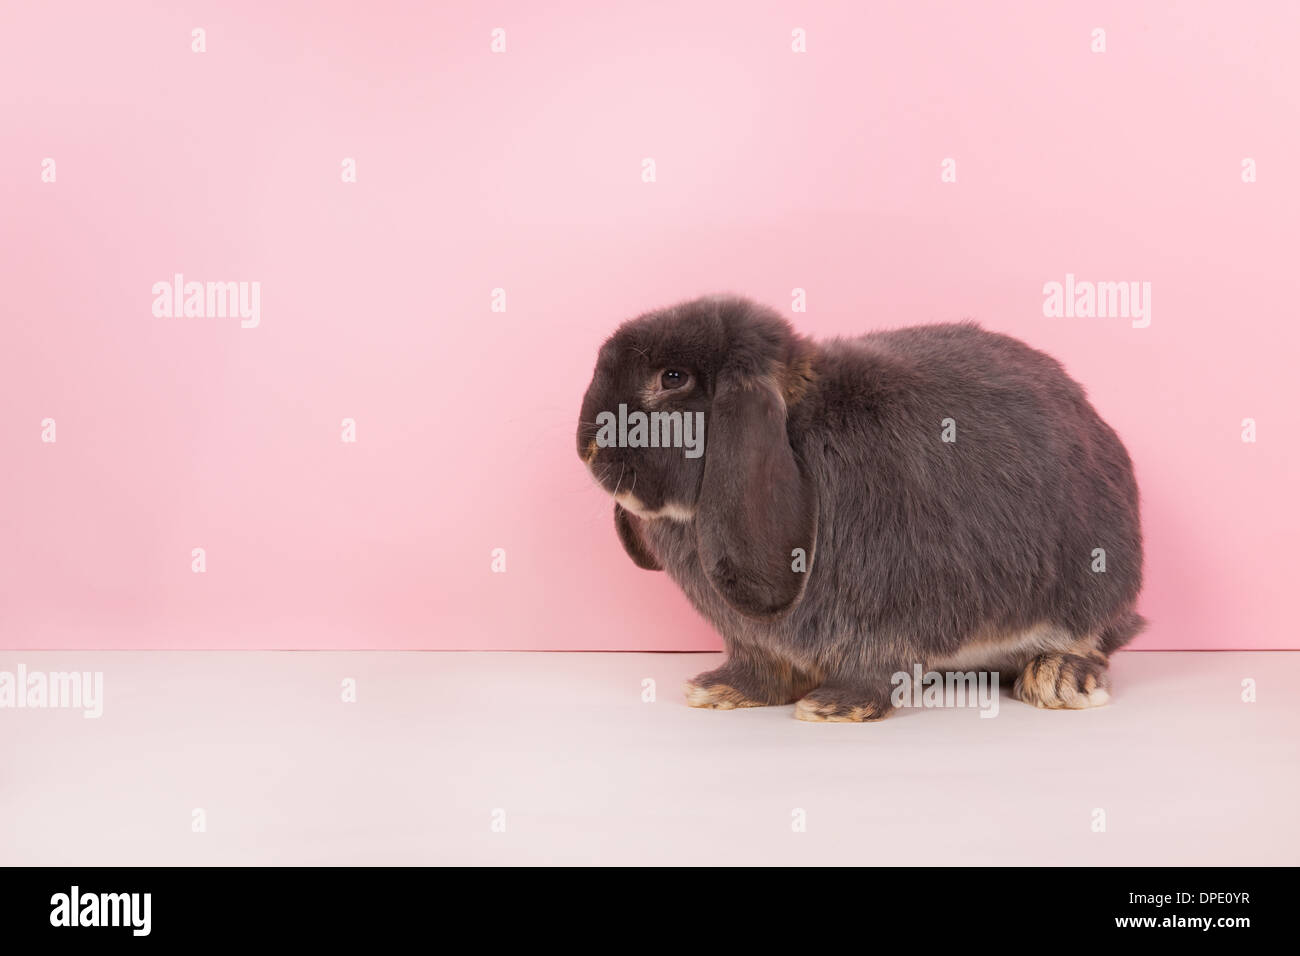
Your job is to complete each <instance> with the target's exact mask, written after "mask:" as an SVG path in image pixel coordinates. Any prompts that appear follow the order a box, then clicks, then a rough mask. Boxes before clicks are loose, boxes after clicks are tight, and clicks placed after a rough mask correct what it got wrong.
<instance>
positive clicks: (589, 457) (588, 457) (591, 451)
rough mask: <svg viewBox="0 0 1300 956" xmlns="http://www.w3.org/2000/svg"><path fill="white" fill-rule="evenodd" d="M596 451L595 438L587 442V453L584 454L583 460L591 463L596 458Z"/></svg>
mask: <svg viewBox="0 0 1300 956" xmlns="http://www.w3.org/2000/svg"><path fill="white" fill-rule="evenodd" d="M596 451H597V445H596V439H594V438H593V439H592V440H591V441H590V442H588V443H587V451H586V454H584V455H583V456H582V460H583V461H584V462H586V463H587V464H588V465H590V464H591V463H592V462H593V461H595V460H596Z"/></svg>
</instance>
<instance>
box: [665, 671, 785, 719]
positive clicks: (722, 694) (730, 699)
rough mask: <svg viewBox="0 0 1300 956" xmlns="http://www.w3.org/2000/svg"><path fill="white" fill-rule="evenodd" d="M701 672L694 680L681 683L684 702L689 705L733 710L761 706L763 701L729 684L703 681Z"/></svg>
mask: <svg viewBox="0 0 1300 956" xmlns="http://www.w3.org/2000/svg"><path fill="white" fill-rule="evenodd" d="M704 676H705V675H703V674H701V675H700V676H699V677H697V678H695V680H688V681H687V682H686V683H685V684H683V685H682V690H684V691H685V692H686V703H687V705H688V706H690V707H706V708H708V709H710V710H735V709H736V708H737V707H763V706H765V704H764V702H763V701H761V700H755V699H754V698H752V697H749V696H747V695H746V694H745V693H744V692H743V691H740V690H737V689H736V688H734V687H732V686H731V685H729V684H714V683H706V682H704V681H703V678H704Z"/></svg>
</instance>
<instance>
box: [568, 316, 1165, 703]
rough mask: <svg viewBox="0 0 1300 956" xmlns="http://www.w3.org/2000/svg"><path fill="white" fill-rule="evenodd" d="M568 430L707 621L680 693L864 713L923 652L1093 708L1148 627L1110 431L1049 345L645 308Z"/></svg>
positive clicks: (599, 365)
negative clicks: (699, 668)
mask: <svg viewBox="0 0 1300 956" xmlns="http://www.w3.org/2000/svg"><path fill="white" fill-rule="evenodd" d="M620 405H622V406H624V408H623V409H620V408H619V406H620ZM636 412H640V413H642V418H643V419H645V418H649V419H650V422H651V427H650V429H649V431H650V438H649V440H647V436H646V429H645V428H644V427H640V428H638V427H637V425H636V422H635V418H636V416H635V415H634V413H636ZM655 412H658V413H660V414H659V415H653V413H655ZM675 412H680V413H682V414H681V415H674V414H673V413H675ZM602 413H603V414H602ZM701 413H702V415H701ZM620 414H622V415H623V418H624V419H625V420H626V421H624V422H622V423H620V425H619V426H618V427H617V428H616V427H614V425H613V422H614V419H615V417H617V416H619V415H620ZM699 420H702V421H703V424H704V426H705V427H704V429H703V435H699V436H697V437H698V438H700V439H703V441H702V442H701V443H700V444H701V447H702V452H700V451H698V450H697V451H695V452H694V453H693V452H692V450H691V448H690V447H689V446H684V444H683V443H684V441H685V438H684V437H683V430H682V429H683V424H682V423H683V422H684V423H685V426H684V427H685V433H684V434H685V437H686V438H689V437H690V428H689V426H690V424H691V423H692V422H693V421H699ZM628 422H631V427H628ZM642 424H644V422H643V423H642ZM648 442H652V443H653V445H652V446H650V447H646V446H647V444H648ZM654 445H657V447H654ZM577 448H578V456H579V457H580V458H581V459H582V460H583V462H584V463H585V464H586V465H587V467H588V468H589V469H590V470H591V472H592V474H593V476H594V477H595V478H596V480H597V481H598V482H599V484H600V485H601V486H602V487H603V488H604V489H605V490H607V491H608V492H610V493H611V494H613V496H614V501H615V504H614V525H615V529H616V531H617V534H618V537H619V540H620V541H621V542H622V544H623V547H624V549H625V550H626V551H627V553H628V555H629V556H630V557H631V558H632V560H633V561H634V562H635V563H636V564H637V565H639V566H640V567H642V568H646V569H649V570H664V569H666V570H667V571H668V574H669V575H670V576H671V577H672V578H673V580H674V581H675V582H676V583H677V584H678V585H679V586H680V587H681V589H682V590H683V591H684V592H685V593H686V596H687V597H688V598H689V599H690V601H691V602H692V603H693V604H694V606H695V607H696V608H697V609H698V610H699V612H700V613H701V614H703V615H704V616H705V617H706V618H707V619H708V620H709V621H711V622H712V623H713V625H714V627H716V628H717V630H718V631H719V633H720V634H721V635H722V639H723V643H724V645H725V647H726V651H727V659H726V661H725V663H723V665H722V666H721V667H719V668H717V669H716V670H712V671H709V672H707V673H704V674H700V675H699V676H698V677H696V678H694V679H693V680H692V681H690V682H688V683H687V685H686V694H687V702H688V703H689V704H690V705H691V706H694V707H712V708H719V709H730V708H734V707H757V706H764V705H773V704H788V703H791V702H797V703H796V707H795V716H796V717H798V718H800V719H803V720H815V721H863V720H876V719H879V718H881V717H884V716H886V715H888V714H889V712H890V711H891V710H892V709H893V708H894V706H895V702H894V701H893V700H891V696H892V690H893V687H894V675H896V674H899V673H912V672H913V671H914V668H915V667H916V666H917V665H919V666H920V667H922V668H923V669H924V670H925V671H926V672H929V671H940V672H943V671H951V670H957V671H968V670H977V669H978V670H986V671H995V672H998V673H999V674H1001V675H1002V677H1003V679H1004V680H1014V690H1013V693H1014V695H1015V696H1016V697H1018V698H1019V699H1021V700H1023V701H1027V702H1029V703H1032V704H1035V705H1037V706H1039V707H1049V708H1072V709H1081V708H1086V707H1095V706H1100V705H1102V704H1105V703H1106V702H1107V700H1108V699H1109V679H1108V676H1107V665H1108V661H1109V657H1110V654H1111V653H1112V652H1113V651H1115V650H1116V649H1117V648H1119V647H1122V646H1123V645H1124V644H1126V643H1127V642H1128V641H1130V640H1131V639H1132V638H1133V637H1134V636H1135V635H1136V634H1137V633H1138V632H1139V631H1140V630H1141V629H1142V627H1143V626H1144V624H1145V622H1144V621H1143V619H1142V618H1141V617H1140V616H1139V615H1138V614H1137V613H1136V611H1135V602H1136V600H1137V596H1138V591H1139V590H1140V588H1141V582H1142V534H1141V528H1140V522H1139V516H1138V490H1137V484H1136V482H1135V480H1134V477H1133V466H1132V463H1131V462H1130V460H1129V456H1128V453H1127V452H1126V451H1125V449H1124V446H1123V444H1122V443H1121V442H1120V440H1119V438H1118V437H1117V436H1116V434H1115V432H1114V431H1113V430H1112V429H1111V428H1110V427H1109V426H1108V425H1107V424H1106V423H1105V422H1103V421H1102V420H1101V418H1100V417H1099V416H1098V414H1097V412H1096V411H1095V410H1094V409H1093V407H1092V406H1091V405H1090V404H1089V402H1088V400H1087V398H1086V397H1085V395H1084V391H1083V389H1082V388H1081V387H1080V386H1079V385H1078V384H1077V383H1075V382H1074V381H1073V380H1072V379H1071V378H1070V377H1069V376H1068V375H1067V374H1066V373H1065V370H1064V369H1063V368H1062V367H1061V365H1060V363H1058V362H1057V361H1056V360H1054V359H1052V358H1051V357H1049V356H1048V355H1045V354H1044V353H1042V352H1039V351H1037V350H1035V349H1033V348H1030V347H1029V346H1028V345H1026V344H1024V343H1023V342H1020V341H1019V340H1017V339H1014V338H1011V337H1009V336H1006V335H1001V334H997V333H993V332H988V331H985V330H983V329H981V328H980V327H979V326H977V325H975V324H974V323H960V324H944V325H927V326H920V327H915V328H904V329H897V330H892V331H880V332H871V333H868V334H866V335H862V336H858V337H855V338H836V339H831V340H829V341H821V342H815V341H813V340H812V339H810V338H808V337H806V336H803V335H799V334H797V333H796V332H795V331H794V330H793V329H792V328H791V326H790V324H789V323H788V322H786V321H785V320H784V319H783V318H782V317H781V316H779V315H778V314H777V313H776V312H774V311H773V310H771V309H768V308H766V307H763V306H761V305H757V304H755V303H753V302H750V301H748V300H746V299H743V298H737V297H730V296H715V297H708V298H703V299H697V300H694V301H691V302H686V303H683V304H680V305H677V306H674V307H672V308H667V309H663V310H659V311H654V312H650V313H647V314H645V315H642V316H640V317H638V318H635V319H632V320H631V321H628V322H625V323H624V324H623V325H621V326H620V327H619V328H618V329H617V330H616V331H615V332H614V334H613V335H611V336H610V337H609V339H608V340H606V342H605V343H604V345H603V346H602V347H601V349H600V353H599V357H598V359H597V362H596V368H595V372H594V374H593V376H592V380H591V384H590V386H589V387H588V389H587V393H586V396H585V397H584V398H583V402H582V411H581V415H580V418H579V425H578V432H577Z"/></svg>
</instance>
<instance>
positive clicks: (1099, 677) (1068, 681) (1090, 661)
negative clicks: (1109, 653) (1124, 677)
mask: <svg viewBox="0 0 1300 956" xmlns="http://www.w3.org/2000/svg"><path fill="white" fill-rule="evenodd" d="M1013 694H1014V695H1015V696H1016V697H1017V698H1019V699H1020V700H1023V701H1024V702H1025V703H1027V704H1033V705H1034V706H1035V707H1046V708H1049V709H1052V710H1085V709H1087V708H1089V707H1102V706H1104V705H1105V704H1106V703H1107V702H1109V701H1110V677H1109V676H1108V675H1107V673H1106V658H1105V657H1103V656H1102V655H1101V654H1090V655H1088V656H1087V657H1082V656H1080V655H1078V654H1040V655H1038V656H1037V657H1035V658H1034V659H1033V660H1031V661H1030V662H1029V663H1028V664H1026V665H1025V669H1024V670H1023V671H1021V672H1020V676H1019V677H1017V678H1016V684H1015V689H1014V690H1013Z"/></svg>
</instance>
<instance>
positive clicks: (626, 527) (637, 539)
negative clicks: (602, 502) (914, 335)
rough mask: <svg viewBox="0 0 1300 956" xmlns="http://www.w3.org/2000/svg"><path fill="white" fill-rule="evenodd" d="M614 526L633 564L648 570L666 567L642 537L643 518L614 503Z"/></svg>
mask: <svg viewBox="0 0 1300 956" xmlns="http://www.w3.org/2000/svg"><path fill="white" fill-rule="evenodd" d="M614 528H615V529H616V530H617V531H618V540H619V541H622V542H623V550H624V551H626V552H627V556H628V557H629V558H631V559H632V563H633V564H635V565H636V566H637V567H638V568H645V570H647V571H662V570H663V569H664V566H663V565H662V564H660V563H659V561H658V559H656V558H655V556H654V555H653V554H651V553H650V549H649V548H647V547H646V546H645V541H643V540H642V538H641V519H640V518H638V517H637V516H636V515H634V514H632V513H631V512H630V511H628V510H627V509H626V508H624V507H623V506H622V505H620V504H616V505H614Z"/></svg>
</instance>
